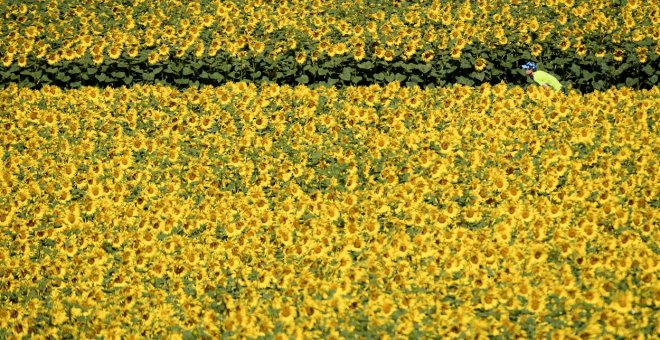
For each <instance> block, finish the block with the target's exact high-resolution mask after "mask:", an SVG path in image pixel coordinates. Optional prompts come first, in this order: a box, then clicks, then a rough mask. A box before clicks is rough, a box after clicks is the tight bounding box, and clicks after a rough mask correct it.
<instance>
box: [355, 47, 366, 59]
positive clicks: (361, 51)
mask: <svg viewBox="0 0 660 340" xmlns="http://www.w3.org/2000/svg"><path fill="white" fill-rule="evenodd" d="M365 55H366V54H365V52H364V48H356V49H355V50H354V51H353V59H355V60H356V61H360V60H362V59H364V57H365Z"/></svg>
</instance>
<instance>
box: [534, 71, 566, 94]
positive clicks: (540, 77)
mask: <svg viewBox="0 0 660 340" xmlns="http://www.w3.org/2000/svg"><path fill="white" fill-rule="evenodd" d="M534 81H535V82H537V83H538V84H539V85H541V86H543V85H544V84H548V86H550V87H552V88H553V89H554V90H555V91H561V88H562V86H561V83H560V82H559V80H557V78H555V77H554V76H553V75H551V74H550V73H548V72H543V71H534Z"/></svg>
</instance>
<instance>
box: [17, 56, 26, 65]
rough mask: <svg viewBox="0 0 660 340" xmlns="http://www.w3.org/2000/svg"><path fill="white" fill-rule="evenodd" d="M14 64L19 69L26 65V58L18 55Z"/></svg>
mask: <svg viewBox="0 0 660 340" xmlns="http://www.w3.org/2000/svg"><path fill="white" fill-rule="evenodd" d="M16 63H17V64H18V66H19V67H25V66H26V65H27V58H26V57H25V55H20V56H19V57H18V59H16Z"/></svg>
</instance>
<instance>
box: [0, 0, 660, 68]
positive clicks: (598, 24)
mask: <svg viewBox="0 0 660 340" xmlns="http://www.w3.org/2000/svg"><path fill="white" fill-rule="evenodd" d="M495 9H497V11H494V10H495ZM659 13H660V8H659V7H658V2H657V1H641V0H629V1H626V2H625V4H616V3H613V2H612V1H609V0H608V1H606V0H597V1H596V0H590V1H586V0H566V1H564V0H558V1H514V0H497V1H486V0H479V1H465V2H462V3H460V2H451V1H449V2H447V1H440V0H434V1H426V2H415V1H412V2H408V1H396V2H372V1H363V0H357V1H356V0H350V1H343V0H342V1H320V0H294V1H286V2H280V1H263V0H258V1H249V2H245V1H243V0H231V1H221V0H214V1H199V0H193V1H179V0H176V1H171V0H168V1H144V0H134V1H129V2H126V3H121V2H117V1H106V0H91V1H85V2H81V1H77V0H68V1H56V0H52V1H46V2H32V3H21V2H17V3H11V4H9V3H0V14H1V15H2V17H3V18H4V19H5V20H3V23H2V25H0V37H1V38H0V39H1V40H0V55H1V56H2V60H1V61H2V65H3V66H5V67H8V66H10V65H12V64H14V63H15V64H17V65H19V66H20V67H25V65H27V64H26V61H27V57H32V56H34V57H36V58H38V59H42V60H43V59H45V60H47V61H48V63H49V64H51V65H52V64H55V63H57V62H59V61H60V60H68V61H71V60H77V59H83V58H90V59H91V60H92V61H93V62H95V63H97V64H101V63H102V62H103V61H104V60H107V59H117V58H120V57H124V58H127V57H128V58H136V57H137V56H140V55H141V54H143V56H144V57H145V60H148V61H149V63H151V64H153V63H156V62H158V61H164V60H167V58H169V54H170V52H171V53H173V55H174V56H175V57H176V58H183V57H184V56H186V55H194V56H195V57H196V58H202V57H204V56H209V57H213V56H215V55H217V54H218V52H226V53H229V54H230V55H233V56H236V57H239V58H244V57H251V56H257V55H268V56H270V57H274V58H275V57H277V56H279V55H282V54H283V53H285V52H287V51H293V52H294V53H293V55H296V60H297V61H298V62H299V63H301V62H302V61H304V60H305V58H306V56H308V57H309V58H310V59H311V60H316V59H318V57H319V56H320V55H322V54H327V55H328V56H330V57H333V56H344V55H345V56H349V57H352V58H355V60H362V59H363V58H365V57H371V54H373V56H374V57H376V58H378V59H382V60H392V58H394V57H395V56H396V57H401V58H403V59H405V60H408V59H410V58H411V57H412V56H415V55H418V56H419V57H420V58H421V60H423V61H424V62H428V61H430V60H432V58H433V53H432V52H429V51H437V50H446V51H450V52H451V55H452V57H454V58H458V57H460V56H461V54H462V50H463V49H464V48H465V47H466V46H467V45H470V44H474V43H481V44H485V45H486V46H489V47H490V48H497V47H498V46H501V45H506V44H516V45H518V46H528V47H529V49H530V51H531V53H532V55H538V54H539V53H541V45H538V44H536V45H532V43H536V42H544V41H553V42H555V41H556V44H557V45H558V46H559V47H560V48H561V50H562V51H565V52H570V53H574V54H575V55H578V56H580V57H583V56H585V55H586V53H593V54H595V53H598V55H601V54H603V55H604V53H607V52H609V53H615V51H589V50H587V48H586V47H585V46H584V44H583V41H582V39H583V38H584V37H589V36H603V37H607V38H606V39H607V40H608V42H611V43H613V44H614V45H619V44H621V43H622V42H640V41H642V40H644V39H648V40H649V41H650V42H651V43H650V44H649V45H645V46H652V47H651V48H652V49H654V51H655V53H656V54H658V51H659V50H658V48H659V47H658V46H660V45H659V44H658V42H659V39H660V15H659ZM533 38H534V39H535V40H533ZM601 43H602V41H601ZM653 45H655V46H654V47H653ZM142 52H145V53H142ZM436 54H437V53H436ZM638 54H639V56H640V62H642V63H644V62H645V61H643V60H645V58H646V57H647V54H648V53H647V52H643V51H639V52H638ZM147 56H148V58H147ZM614 58H615V59H617V60H618V59H619V56H616V55H615V56H614Z"/></svg>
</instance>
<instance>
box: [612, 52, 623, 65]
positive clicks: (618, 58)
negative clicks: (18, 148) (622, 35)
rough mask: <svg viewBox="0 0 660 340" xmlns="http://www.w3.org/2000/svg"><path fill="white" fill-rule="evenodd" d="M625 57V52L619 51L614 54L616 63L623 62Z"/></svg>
mask: <svg viewBox="0 0 660 340" xmlns="http://www.w3.org/2000/svg"><path fill="white" fill-rule="evenodd" d="M624 55H625V52H624V51H623V50H620V49H617V50H615V51H614V52H613V53H612V58H613V59H614V60H615V61H618V62H621V61H623V56H624Z"/></svg>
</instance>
